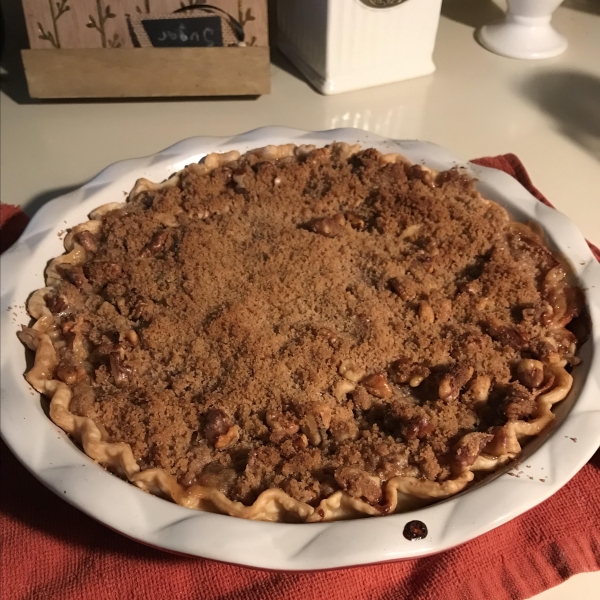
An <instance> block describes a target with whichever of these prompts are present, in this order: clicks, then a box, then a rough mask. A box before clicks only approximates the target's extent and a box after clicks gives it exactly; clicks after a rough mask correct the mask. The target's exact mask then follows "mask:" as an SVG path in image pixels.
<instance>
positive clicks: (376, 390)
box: [360, 373, 392, 398]
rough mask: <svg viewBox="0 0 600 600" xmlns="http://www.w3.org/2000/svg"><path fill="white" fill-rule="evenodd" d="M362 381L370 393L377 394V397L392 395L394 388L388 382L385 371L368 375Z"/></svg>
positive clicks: (389, 396)
mask: <svg viewBox="0 0 600 600" xmlns="http://www.w3.org/2000/svg"><path fill="white" fill-rule="evenodd" d="M360 383H361V385H362V386H363V387H364V388H365V389H366V390H367V392H369V394H372V395H373V396H377V398H391V397H392V388H391V386H390V384H389V383H388V380H387V377H386V376H385V373H373V375H367V377H365V378H364V379H362V380H361V382H360Z"/></svg>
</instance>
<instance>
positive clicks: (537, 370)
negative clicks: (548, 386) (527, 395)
mask: <svg viewBox="0 0 600 600" xmlns="http://www.w3.org/2000/svg"><path fill="white" fill-rule="evenodd" d="M517 378H518V379H519V381H520V382H521V383H522V384H523V385H524V386H527V387H528V388H531V389H533V388H538V387H540V385H542V382H543V381H544V365H543V363H541V362H540V361H539V360H533V359H531V358H524V359H523V360H521V361H520V362H519V364H518V366H517Z"/></svg>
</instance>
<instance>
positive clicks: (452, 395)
mask: <svg viewBox="0 0 600 600" xmlns="http://www.w3.org/2000/svg"><path fill="white" fill-rule="evenodd" d="M473 371H474V369H473V367H471V366H470V365H457V366H455V367H452V369H450V371H449V372H448V373H446V374H445V375H444V376H443V377H442V381H441V382H440V385H439V389H438V396H439V397H440V398H441V399H442V400H456V399H457V398H458V395H459V394H460V390H461V389H462V387H463V386H464V385H465V384H466V383H467V382H468V381H469V379H471V377H472V376H473Z"/></svg>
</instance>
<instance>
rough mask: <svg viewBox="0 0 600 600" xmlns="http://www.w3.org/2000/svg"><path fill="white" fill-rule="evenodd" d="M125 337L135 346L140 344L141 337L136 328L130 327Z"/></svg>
mask: <svg viewBox="0 0 600 600" xmlns="http://www.w3.org/2000/svg"><path fill="white" fill-rule="evenodd" d="M123 338H124V339H125V340H126V341H127V342H129V343H130V344H131V345H132V346H133V347H134V348H135V347H136V346H137V345H138V343H139V341H140V338H139V336H138V334H137V333H136V331H135V329H128V330H127V331H126V332H125V334H124V336H123Z"/></svg>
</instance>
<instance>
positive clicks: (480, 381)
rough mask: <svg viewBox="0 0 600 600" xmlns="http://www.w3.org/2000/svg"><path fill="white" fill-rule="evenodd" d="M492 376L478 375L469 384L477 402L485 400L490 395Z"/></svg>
mask: <svg viewBox="0 0 600 600" xmlns="http://www.w3.org/2000/svg"><path fill="white" fill-rule="evenodd" d="M491 386H492V378H491V377H490V376H489V375H477V377H475V378H474V379H473V381H472V382H471V385H470V386H469V391H470V392H471V394H472V396H473V398H474V399H475V400H476V401H477V402H485V401H486V400H487V399H488V397H489V395H490V387H491Z"/></svg>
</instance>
